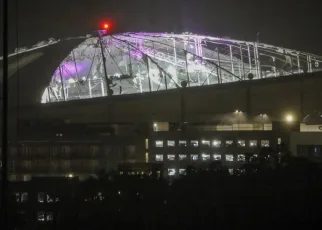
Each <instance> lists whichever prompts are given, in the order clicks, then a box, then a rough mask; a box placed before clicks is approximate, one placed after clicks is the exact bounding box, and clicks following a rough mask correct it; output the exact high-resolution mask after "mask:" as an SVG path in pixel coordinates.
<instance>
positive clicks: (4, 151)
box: [1, 0, 9, 229]
mask: <svg viewBox="0 0 322 230" xmlns="http://www.w3.org/2000/svg"><path fill="white" fill-rule="evenodd" d="M2 22H3V25H2V34H3V43H2V49H3V61H2V63H3V79H2V98H3V101H2V106H3V107H2V170H1V177H2V178H1V179H2V189H1V190H2V191H1V192H2V193H1V214H2V215H1V217H2V223H1V226H2V227H3V228H4V229H9V226H8V224H9V223H8V213H7V209H8V205H7V202H8V199H7V196H8V195H7V193H8V155H7V154H8V0H2Z"/></svg>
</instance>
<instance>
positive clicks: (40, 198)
mask: <svg viewBox="0 0 322 230" xmlns="http://www.w3.org/2000/svg"><path fill="white" fill-rule="evenodd" d="M45 198H46V194H45V193H44V192H39V193H38V203H44V202H45Z"/></svg>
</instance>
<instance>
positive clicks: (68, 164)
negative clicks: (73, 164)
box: [63, 161, 70, 169]
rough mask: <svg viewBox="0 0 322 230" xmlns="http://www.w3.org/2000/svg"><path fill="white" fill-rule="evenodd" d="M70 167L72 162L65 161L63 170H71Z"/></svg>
mask: <svg viewBox="0 0 322 230" xmlns="http://www.w3.org/2000/svg"><path fill="white" fill-rule="evenodd" d="M69 167H70V161H63V168H64V169H69Z"/></svg>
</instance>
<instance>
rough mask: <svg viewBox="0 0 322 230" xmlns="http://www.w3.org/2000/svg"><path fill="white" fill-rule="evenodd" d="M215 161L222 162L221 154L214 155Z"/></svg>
mask: <svg viewBox="0 0 322 230" xmlns="http://www.w3.org/2000/svg"><path fill="white" fill-rule="evenodd" d="M214 160H215V161H220V160H221V154H218V153H215V154H214Z"/></svg>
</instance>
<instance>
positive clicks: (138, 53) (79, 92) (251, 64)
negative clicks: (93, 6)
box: [0, 33, 322, 103]
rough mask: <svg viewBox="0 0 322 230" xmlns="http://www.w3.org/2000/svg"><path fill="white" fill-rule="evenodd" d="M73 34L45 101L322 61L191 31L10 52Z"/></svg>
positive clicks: (253, 75) (291, 70) (221, 79)
mask: <svg viewBox="0 0 322 230" xmlns="http://www.w3.org/2000/svg"><path fill="white" fill-rule="evenodd" d="M70 39H82V40H84V41H83V42H82V43H81V44H80V45H79V46H78V47H76V48H75V49H73V50H72V51H71V53H70V54H69V55H68V56H67V57H66V58H65V59H64V60H63V61H62V62H61V64H60V65H59V66H58V68H57V69H56V71H55V72H54V73H53V76H52V79H51V81H50V83H49V84H48V87H47V88H46V89H45V91H44V93H43V96H42V102H43V103H49V102H59V101H68V100H78V99H87V98H94V97H103V96H107V95H122V94H133V93H146V92H153V91H159V90H170V89H176V88H180V87H197V86H203V85H211V84H222V83H229V82H235V81H243V80H254V79H262V78H269V77H279V76H285V75H294V74H301V73H310V72H316V71H321V65H322V57H321V56H317V55H314V54H310V53H306V52H300V51H296V50H291V49H287V48H282V47H277V46H273V45H268V44H264V43H259V42H247V41H239V40H233V39H229V38H216V37H210V36H201V35H195V34H191V33H184V34H167V33H123V34H115V35H108V36H103V37H101V36H99V37H92V36H91V35H86V36H80V37H72V38H66V39H60V40H57V39H52V38H51V39H49V40H48V41H43V42H39V43H37V44H36V45H34V46H33V47H31V48H29V49H28V48H25V47H23V48H18V49H16V52H15V53H13V54H10V55H9V56H10V57H11V56H14V55H17V54H21V53H25V52H30V51H32V50H36V49H41V48H43V47H46V46H50V45H55V44H57V43H59V42H62V41H64V40H70ZM1 59H2V57H0V60H1ZM104 67H105V68H106V71H104ZM109 90H110V91H109Z"/></svg>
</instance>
